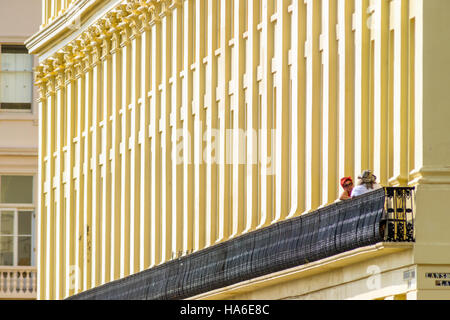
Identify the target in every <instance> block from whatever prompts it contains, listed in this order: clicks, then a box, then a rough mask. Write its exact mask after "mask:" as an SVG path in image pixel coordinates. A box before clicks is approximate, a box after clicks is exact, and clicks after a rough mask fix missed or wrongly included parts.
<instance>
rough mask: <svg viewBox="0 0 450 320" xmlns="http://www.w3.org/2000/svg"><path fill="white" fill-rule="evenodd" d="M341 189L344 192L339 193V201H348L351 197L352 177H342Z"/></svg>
mask: <svg viewBox="0 0 450 320" xmlns="http://www.w3.org/2000/svg"><path fill="white" fill-rule="evenodd" d="M341 187H342V188H343V189H344V192H342V193H341V196H340V197H339V200H348V199H351V197H352V190H353V180H352V177H344V178H342V179H341Z"/></svg>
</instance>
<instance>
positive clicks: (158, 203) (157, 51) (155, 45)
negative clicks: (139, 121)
mask: <svg viewBox="0 0 450 320" xmlns="http://www.w3.org/2000/svg"><path fill="white" fill-rule="evenodd" d="M150 25H151V32H152V36H151V41H152V45H151V47H152V52H151V57H152V62H151V64H152V65H151V70H152V71H151V96H150V110H151V115H150V119H151V120H150V121H151V124H150V128H151V129H150V130H151V132H150V134H151V140H152V147H151V148H152V150H151V153H152V161H151V167H152V173H151V177H152V186H151V190H152V193H151V222H150V225H151V232H150V234H151V241H150V243H151V246H152V247H151V266H152V267H153V266H156V265H158V264H159V263H160V262H161V256H162V253H161V240H162V234H161V232H162V230H161V214H162V211H161V210H162V199H161V179H162V172H161V134H160V131H159V120H160V118H161V93H160V91H159V88H158V86H159V84H160V83H161V61H160V57H161V53H162V52H161V21H160V20H159V17H158V13H157V12H156V11H154V12H152V21H151V22H150Z"/></svg>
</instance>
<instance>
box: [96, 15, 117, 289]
mask: <svg viewBox="0 0 450 320" xmlns="http://www.w3.org/2000/svg"><path fill="white" fill-rule="evenodd" d="M106 23H107V22H106V21H104V20H102V21H100V23H99V26H98V28H99V30H100V32H101V35H100V37H101V39H102V44H101V48H102V51H101V52H102V54H101V61H102V62H101V63H102V78H101V81H102V83H103V85H102V93H101V95H102V102H101V103H102V108H101V111H102V112H103V114H102V115H101V118H102V119H103V120H102V122H101V130H102V134H101V138H102V143H101V147H102V148H101V150H100V152H101V156H100V159H101V160H100V161H101V163H102V177H103V179H102V183H103V185H102V192H103V195H102V197H101V199H102V203H101V213H102V215H101V235H102V238H101V246H102V252H101V261H102V262H101V265H100V266H99V268H100V269H101V283H102V284H103V283H107V282H109V281H111V280H112V278H111V258H110V257H111V252H112V251H111V242H112V241H113V240H114V238H113V237H112V236H111V230H112V228H111V220H112V217H111V216H112V212H113V211H112V206H111V202H112V199H111V198H112V197H111V195H112V191H113V190H114V189H112V188H111V181H112V178H111V158H110V152H111V139H112V131H113V130H114V129H113V128H112V119H111V109H112V108H111V102H112V81H113V80H112V79H113V77H112V58H111V34H110V32H109V30H108V29H109V28H108V27H107V24H106Z"/></svg>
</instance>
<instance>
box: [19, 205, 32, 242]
mask: <svg viewBox="0 0 450 320" xmlns="http://www.w3.org/2000/svg"><path fill="white" fill-rule="evenodd" d="M32 214H33V212H31V211H19V235H29V236H30V235H31V233H32V231H31V218H32Z"/></svg>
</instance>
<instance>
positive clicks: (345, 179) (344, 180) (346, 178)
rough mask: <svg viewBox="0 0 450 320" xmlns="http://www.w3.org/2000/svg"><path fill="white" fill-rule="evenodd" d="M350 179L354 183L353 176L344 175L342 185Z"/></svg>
mask: <svg viewBox="0 0 450 320" xmlns="http://www.w3.org/2000/svg"><path fill="white" fill-rule="evenodd" d="M348 180H350V181H351V182H352V183H353V180H352V177H344V178H342V179H341V186H342V187H344V183H345V182H346V181H348Z"/></svg>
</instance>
